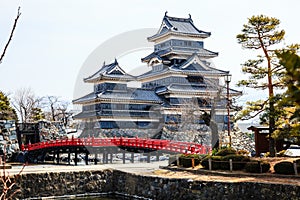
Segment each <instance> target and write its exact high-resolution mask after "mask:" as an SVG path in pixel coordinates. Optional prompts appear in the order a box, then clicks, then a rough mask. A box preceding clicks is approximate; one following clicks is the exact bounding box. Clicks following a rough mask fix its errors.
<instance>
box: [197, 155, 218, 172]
mask: <svg viewBox="0 0 300 200" xmlns="http://www.w3.org/2000/svg"><path fill="white" fill-rule="evenodd" d="M210 158H211V160H212V163H211V164H212V169H213V170H216V169H220V166H221V162H220V161H221V160H222V157H221V156H206V157H205V158H203V160H202V161H201V165H202V166H203V167H204V169H209V163H208V160H209V159H210Z"/></svg>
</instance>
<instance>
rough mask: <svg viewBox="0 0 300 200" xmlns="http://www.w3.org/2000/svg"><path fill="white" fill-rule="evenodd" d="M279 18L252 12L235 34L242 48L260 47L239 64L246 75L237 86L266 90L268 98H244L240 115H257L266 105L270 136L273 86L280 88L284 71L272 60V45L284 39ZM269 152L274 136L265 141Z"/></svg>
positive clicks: (273, 128)
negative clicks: (243, 106) (247, 76)
mask: <svg viewBox="0 0 300 200" xmlns="http://www.w3.org/2000/svg"><path fill="white" fill-rule="evenodd" d="M279 25H280V20H279V19H276V18H273V17H267V16H264V15H258V16H252V17H251V18H249V19H248V23H247V24H245V25H244V28H243V29H242V33H241V34H238V35H237V39H238V43H239V44H241V45H242V47H244V48H246V49H254V50H261V51H262V55H258V56H257V59H255V60H248V61H246V62H245V63H244V64H243V68H242V71H243V72H244V73H246V74H248V75H249V78H248V79H247V80H241V81H239V83H238V86H246V87H249V88H254V89H260V90H265V89H267V90H268V99H264V100H258V101H254V102H248V103H247V104H248V106H247V108H246V109H244V110H243V111H242V112H241V115H240V116H239V118H240V119H250V118H252V117H255V116H258V115H259V114H260V113H263V112H264V111H265V110H266V109H268V124H269V134H270V136H272V133H273V131H274V130H275V117H274V116H275V108H274V103H275V98H274V97H275V96H274V89H275V88H277V87H280V88H282V87H283V84H282V82H281V80H280V78H281V77H282V76H283V74H284V68H283V67H282V66H281V65H278V64H277V62H276V60H277V59H276V56H275V54H274V50H275V49H271V47H273V45H275V44H278V43H280V42H281V41H282V40H283V39H284V35H285V31H284V30H278V28H279ZM269 149H270V154H271V156H274V155H275V145H274V140H273V139H272V138H271V137H270V144H269Z"/></svg>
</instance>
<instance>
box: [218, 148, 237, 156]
mask: <svg viewBox="0 0 300 200" xmlns="http://www.w3.org/2000/svg"><path fill="white" fill-rule="evenodd" d="M236 153H237V151H236V150H235V149H233V148H231V147H228V148H225V149H220V150H219V151H218V152H217V153H216V156H227V155H231V154H236Z"/></svg>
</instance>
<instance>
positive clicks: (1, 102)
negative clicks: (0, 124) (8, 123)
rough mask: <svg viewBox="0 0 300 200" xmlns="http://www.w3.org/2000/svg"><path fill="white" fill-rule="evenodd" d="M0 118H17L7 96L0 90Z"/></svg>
mask: <svg viewBox="0 0 300 200" xmlns="http://www.w3.org/2000/svg"><path fill="white" fill-rule="evenodd" d="M0 119H1V120H17V114H16V111H15V110H14V109H13V108H12V107H11V106H10V103H9V99H8V97H7V96H6V95H5V94H4V93H3V92H2V91H0Z"/></svg>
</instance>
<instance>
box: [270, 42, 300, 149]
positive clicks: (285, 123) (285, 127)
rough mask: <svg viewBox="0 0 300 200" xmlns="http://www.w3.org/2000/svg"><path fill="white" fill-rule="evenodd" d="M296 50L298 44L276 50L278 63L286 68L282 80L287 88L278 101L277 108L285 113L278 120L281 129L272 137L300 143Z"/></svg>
mask: <svg viewBox="0 0 300 200" xmlns="http://www.w3.org/2000/svg"><path fill="white" fill-rule="evenodd" d="M297 50H299V45H293V46H292V47H291V48H290V49H289V50H283V51H277V56H278V57H279V59H280V63H281V64H282V65H283V66H284V67H285V69H286V74H285V77H284V79H283V81H284V83H285V85H286V86H287V90H286V92H285V93H284V95H283V98H282V99H281V101H280V103H279V109H280V110H283V111H284V112H285V115H283V117H282V119H281V120H279V122H280V123H281V129H279V130H276V131H275V132H274V137H278V138H281V139H288V140H292V142H295V143H298V144H300V56H299V55H298V54H297ZM279 109H278V110H279Z"/></svg>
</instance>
